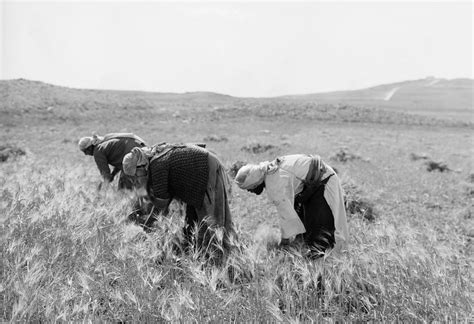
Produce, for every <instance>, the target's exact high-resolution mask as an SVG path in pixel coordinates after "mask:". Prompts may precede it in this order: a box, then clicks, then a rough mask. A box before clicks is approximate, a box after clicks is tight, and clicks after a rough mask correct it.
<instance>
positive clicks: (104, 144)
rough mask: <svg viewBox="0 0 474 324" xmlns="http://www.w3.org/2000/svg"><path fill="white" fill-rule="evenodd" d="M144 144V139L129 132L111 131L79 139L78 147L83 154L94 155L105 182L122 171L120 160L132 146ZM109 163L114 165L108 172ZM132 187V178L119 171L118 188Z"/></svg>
mask: <svg viewBox="0 0 474 324" xmlns="http://www.w3.org/2000/svg"><path fill="white" fill-rule="evenodd" d="M144 146H146V143H145V141H144V140H142V139H141V138H140V137H138V136H136V135H134V134H131V133H112V134H107V135H105V136H103V137H102V136H98V135H94V136H92V137H83V138H81V139H80V140H79V149H80V150H81V151H82V152H84V154H86V155H91V156H93V157H94V160H95V163H96V164H97V167H98V168H99V171H100V174H101V175H102V178H103V179H104V181H105V183H110V182H112V181H113V180H114V177H115V176H116V175H117V173H119V172H120V171H122V160H123V157H124V156H125V155H126V154H127V153H130V151H131V150H132V149H133V148H134V147H144ZM109 164H110V165H112V166H113V167H114V169H113V171H112V172H110V168H109ZM101 185H102V183H101ZM101 185H100V186H99V188H100V187H101ZM133 187H134V180H133V178H132V177H130V176H127V175H126V174H124V173H123V172H121V173H120V178H119V182H118V188H119V189H132V188H133Z"/></svg>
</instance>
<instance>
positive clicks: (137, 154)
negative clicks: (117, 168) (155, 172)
mask: <svg viewBox="0 0 474 324" xmlns="http://www.w3.org/2000/svg"><path fill="white" fill-rule="evenodd" d="M152 156H153V153H152V151H151V149H149V148H147V147H134V148H133V149H132V150H131V151H130V153H128V154H125V156H124V157H123V160H122V169H123V172H124V173H125V174H126V175H130V176H134V175H135V174H136V172H137V168H138V167H145V168H146V169H148V164H149V163H150V158H151V157H152Z"/></svg>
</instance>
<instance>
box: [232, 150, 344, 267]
mask: <svg viewBox="0 0 474 324" xmlns="http://www.w3.org/2000/svg"><path fill="white" fill-rule="evenodd" d="M235 181H236V183H237V185H238V186H239V187H240V188H241V189H246V190H248V191H250V192H253V193H255V194H257V195H259V194H261V193H262V191H263V189H264V188H266V191H267V195H268V198H269V199H270V201H271V202H272V203H273V204H274V205H275V206H276V208H277V211H278V214H279V216H280V229H281V236H282V244H283V245H285V244H289V243H290V242H291V241H292V240H293V239H294V238H295V237H296V236H298V238H303V239H304V241H305V243H306V244H308V246H309V248H310V253H309V256H310V257H313V258H317V257H320V256H322V255H324V253H325V252H326V250H328V249H331V248H334V247H335V245H337V247H338V248H339V247H341V246H342V245H343V244H344V243H345V242H346V241H347V240H348V237H349V236H348V230H347V220H346V210H345V207H344V197H343V191H342V187H341V184H340V181H339V178H338V176H337V174H336V173H335V172H334V170H333V169H332V168H331V167H330V166H329V165H327V164H326V163H324V162H323V161H322V160H321V158H320V157H319V156H318V155H314V156H312V155H303V154H295V155H286V156H282V157H279V158H277V159H275V160H274V161H271V162H268V161H267V162H262V163H260V164H247V165H245V166H243V167H242V168H240V170H239V171H238V172H237V175H236V177H235Z"/></svg>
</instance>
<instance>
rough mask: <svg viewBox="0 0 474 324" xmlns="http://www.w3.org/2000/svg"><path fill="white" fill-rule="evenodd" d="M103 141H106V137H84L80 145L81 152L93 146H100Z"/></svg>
mask: <svg viewBox="0 0 474 324" xmlns="http://www.w3.org/2000/svg"><path fill="white" fill-rule="evenodd" d="M103 140H104V137H102V136H99V135H94V136H86V137H82V138H81V139H80V140H79V143H78V145H79V149H80V150H81V151H84V150H85V149H87V148H88V147H89V146H91V145H97V144H100V143H101V142H102V141H103Z"/></svg>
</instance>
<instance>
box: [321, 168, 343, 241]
mask: <svg viewBox="0 0 474 324" xmlns="http://www.w3.org/2000/svg"><path fill="white" fill-rule="evenodd" d="M324 199H326V201H327V203H328V205H329V207H330V208H331V212H332V214H333V217H334V226H335V228H336V231H335V233H334V235H335V237H336V247H341V248H342V247H345V246H346V245H347V242H348V240H349V230H348V226H347V216H346V209H345V206H344V191H343V189H342V186H341V182H340V180H339V178H338V176H337V175H333V176H332V177H331V178H330V179H329V181H328V183H327V184H326V187H325V188H324Z"/></svg>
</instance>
